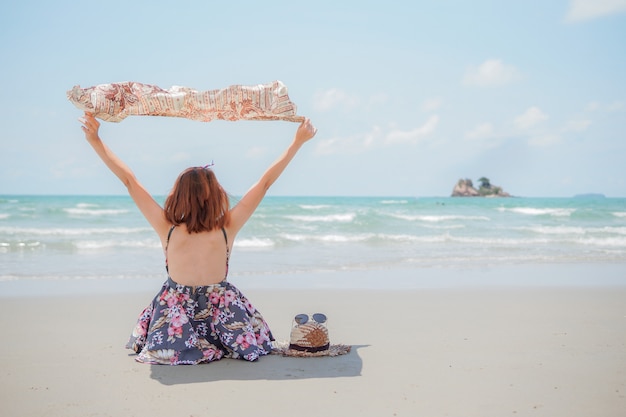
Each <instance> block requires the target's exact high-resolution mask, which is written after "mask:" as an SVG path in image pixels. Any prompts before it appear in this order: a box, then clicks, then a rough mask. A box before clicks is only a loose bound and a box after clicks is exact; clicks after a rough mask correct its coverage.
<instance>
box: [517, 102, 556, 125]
mask: <svg viewBox="0 0 626 417" xmlns="http://www.w3.org/2000/svg"><path fill="white" fill-rule="evenodd" d="M546 119H548V115H547V114H545V113H544V112H542V111H541V109H539V107H530V108H529V109H528V110H526V111H525V112H524V113H523V114H521V115H519V116H517V117H516V118H515V126H517V127H518V128H519V129H523V130H526V129H530V128H531V127H534V126H536V125H537V124H539V123H541V122H542V121H544V120H546Z"/></svg>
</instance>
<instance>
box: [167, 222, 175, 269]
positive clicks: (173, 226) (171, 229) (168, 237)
mask: <svg viewBox="0 0 626 417" xmlns="http://www.w3.org/2000/svg"><path fill="white" fill-rule="evenodd" d="M175 227H176V225H172V227H170V231H169V232H167V240H166V241H165V270H166V271H167V272H168V274H169V272H170V270H169V268H168V266H167V247H168V246H169V245H170V236H172V232H173V231H174V228H175Z"/></svg>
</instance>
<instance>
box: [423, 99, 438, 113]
mask: <svg viewBox="0 0 626 417" xmlns="http://www.w3.org/2000/svg"><path fill="white" fill-rule="evenodd" d="M442 105H443V99H442V98H441V97H433V98H429V99H428V100H424V102H423V103H422V110H424V111H435V110H438V109H439V108H441V106H442Z"/></svg>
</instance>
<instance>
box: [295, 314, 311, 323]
mask: <svg viewBox="0 0 626 417" xmlns="http://www.w3.org/2000/svg"><path fill="white" fill-rule="evenodd" d="M293 319H294V320H295V322H296V323H298V324H304V323H306V322H307V321H309V316H307V315H306V314H298V315H297V316H296V317H294V318H293Z"/></svg>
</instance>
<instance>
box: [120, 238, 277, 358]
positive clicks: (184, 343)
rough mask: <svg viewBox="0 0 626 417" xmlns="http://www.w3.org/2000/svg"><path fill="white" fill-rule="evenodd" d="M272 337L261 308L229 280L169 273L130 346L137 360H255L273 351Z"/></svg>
mask: <svg viewBox="0 0 626 417" xmlns="http://www.w3.org/2000/svg"><path fill="white" fill-rule="evenodd" d="M172 230H173V227H172V229H170V235H171V232H172ZM224 238H226V232H225V231H224ZM168 242H169V235H168ZM226 247H227V251H228V244H227V245H226ZM166 252H167V246H166ZM226 262H227V266H228V252H227V261H226ZM226 273H228V268H227V272H226ZM273 340H274V337H273V336H272V332H271V331H270V329H269V326H268V325H267V323H266V322H265V320H264V319H263V316H262V315H261V313H260V312H259V311H258V310H257V309H256V308H254V306H253V305H252V303H250V301H249V300H248V299H247V298H246V297H245V296H244V295H243V294H242V293H241V291H239V289H238V288H236V287H235V286H234V285H232V284H231V283H229V282H227V281H226V279H224V280H223V281H222V282H219V283H217V284H212V285H206V286H186V285H181V284H178V283H176V282H175V281H174V280H173V279H172V278H171V277H169V274H168V279H167V281H166V282H165V283H164V284H163V287H162V288H161V291H160V292H159V293H158V294H157V295H156V297H155V298H154V299H153V300H152V303H151V304H150V305H149V306H148V307H146V308H145V309H144V310H143V312H142V313H141V315H140V316H139V320H138V321H137V325H136V326H135V328H134V329H133V332H132V335H131V337H130V340H129V341H128V344H127V345H126V347H127V348H128V349H132V350H134V351H135V352H137V353H138V356H137V358H136V360H137V361H138V362H143V363H150V364H164V365H192V364H199V363H205V362H212V361H216V360H219V359H222V358H234V359H237V358H238V359H244V360H248V361H255V360H257V359H258V358H259V357H260V356H263V355H267V354H269V353H270V352H271V350H272V341H273Z"/></svg>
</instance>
